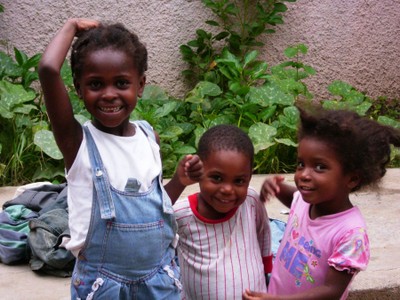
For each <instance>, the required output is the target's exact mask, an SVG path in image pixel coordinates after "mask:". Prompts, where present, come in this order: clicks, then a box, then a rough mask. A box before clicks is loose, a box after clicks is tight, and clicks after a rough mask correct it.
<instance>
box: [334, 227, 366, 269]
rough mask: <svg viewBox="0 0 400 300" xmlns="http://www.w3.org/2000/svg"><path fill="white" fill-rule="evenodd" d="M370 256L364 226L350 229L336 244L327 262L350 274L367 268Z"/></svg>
mask: <svg viewBox="0 0 400 300" xmlns="http://www.w3.org/2000/svg"><path fill="white" fill-rule="evenodd" d="M369 257H370V251H369V240H368V235H367V232H366V231H365V229H364V228H354V229H352V230H350V231H349V232H348V233H347V234H346V235H344V236H343V238H342V239H341V240H340V241H339V243H338V244H337V245H336V247H335V249H334V251H333V253H332V255H331V256H330V257H329V259H328V264H329V265H330V266H331V267H334V268H335V269H336V270H338V271H348V273H350V274H354V273H357V272H358V271H363V270H365V269H366V268H367V265H368V262H369Z"/></svg>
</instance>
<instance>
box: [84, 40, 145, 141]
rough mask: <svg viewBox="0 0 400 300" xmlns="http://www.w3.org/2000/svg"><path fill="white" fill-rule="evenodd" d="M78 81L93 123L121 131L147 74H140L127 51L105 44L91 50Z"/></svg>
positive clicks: (113, 131) (105, 128)
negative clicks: (98, 48) (101, 47)
mask: <svg viewBox="0 0 400 300" xmlns="http://www.w3.org/2000/svg"><path fill="white" fill-rule="evenodd" d="M76 83H77V84H76V86H77V91H78V95H79V96H80V97H81V98H82V99H83V100H84V102H85V106H86V109H87V110H88V111H89V113H90V114H91V115H92V116H93V118H94V125H95V126H96V127H98V128H99V129H100V130H103V131H105V132H108V133H113V134H118V135H120V134H121V132H124V128H123V127H124V126H126V125H127V124H128V123H129V116H130V114H131V112H132V111H133V110H134V108H135V107H136V103H137V97H140V96H141V95H142V92H143V89H144V85H145V77H144V76H139V74H138V72H137V70H136V67H135V64H134V62H133V59H132V58H131V57H129V56H128V55H127V54H126V53H125V52H123V51H120V50H115V49H112V48H105V49H101V50H96V51H93V52H90V53H88V55H87V57H86V61H85V64H84V67H83V71H82V74H81V76H80V78H79V80H78V81H77V82H76Z"/></svg>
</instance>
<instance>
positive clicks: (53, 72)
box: [38, 19, 99, 170]
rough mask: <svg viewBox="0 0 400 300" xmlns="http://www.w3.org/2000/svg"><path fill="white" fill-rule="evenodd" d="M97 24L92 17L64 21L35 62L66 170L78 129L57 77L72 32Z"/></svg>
mask: <svg viewBox="0 0 400 300" xmlns="http://www.w3.org/2000/svg"><path fill="white" fill-rule="evenodd" d="M98 25H99V23H98V22H97V21H94V20H86V19H70V20H68V21H67V22H66V23H65V24H64V26H63V27H62V28H61V29H60V30H59V31H58V32H57V34H56V35H55V36H54V38H53V39H52V40H51V42H50V43H49V45H48V46H47V48H46V50H45V52H44V53H43V56H42V59H41V61H40V63H39V70H38V72H39V80H40V83H41V86H42V89H43V94H44V100H45V104H46V109H47V113H48V115H49V118H50V123H51V126H52V130H53V133H54V137H55V139H56V142H57V145H58V147H59V148H60V151H61V152H62V154H63V156H64V162H65V166H66V168H67V170H68V169H69V168H70V167H71V165H72V163H73V161H74V159H75V156H76V153H77V152H78V149H79V146H80V144H81V141H82V129H81V126H80V124H79V122H78V121H76V120H75V118H74V114H73V110H72V105H71V103H70V100H69V97H68V92H67V90H66V88H65V85H64V82H63V80H62V78H61V67H62V65H63V63H64V60H65V58H66V56H67V53H68V50H69V48H70V46H71V44H72V41H73V39H74V37H75V35H77V34H79V32H82V31H83V30H87V29H90V28H93V27H96V26H98Z"/></svg>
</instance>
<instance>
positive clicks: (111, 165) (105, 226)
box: [39, 19, 202, 299]
mask: <svg viewBox="0 0 400 300" xmlns="http://www.w3.org/2000/svg"><path fill="white" fill-rule="evenodd" d="M75 36H78V39H77V40H76V42H75V43H74V45H73V47H72V51H71V68H72V74H73V78H74V85H75V88H76V91H77V94H78V96H79V97H80V98H81V99H83V101H84V104H85V106H86V109H87V110H88V111H89V113H90V114H91V115H92V117H93V118H92V121H88V122H86V123H85V124H84V125H83V126H81V125H80V123H79V122H78V121H77V120H76V119H75V118H74V114H73V109H72V105H71V103H70V101H69V95H68V92H67V90H66V88H65V86H64V82H63V80H62V78H61V66H62V64H63V62H64V60H65V57H66V55H67V52H68V50H69V48H70V46H71V44H72V41H73V39H74V37H75ZM146 70H147V50H146V48H145V47H144V45H143V44H142V43H141V42H140V41H139V40H138V37H137V36H136V35H135V34H133V33H131V32H129V31H128V30H127V29H126V28H125V27H124V26H122V25H121V24H114V25H109V26H103V25H101V24H99V23H98V22H97V21H94V20H86V19H71V20H68V21H67V22H66V23H65V24H64V26H63V27H62V28H61V29H60V30H59V32H58V33H57V34H56V36H55V37H54V38H53V40H52V41H51V42H50V44H49V45H48V47H47V49H46V51H45V52H44V54H43V56H42V60H41V62H40V65H39V77H40V82H41V84H42V88H43V92H44V98H45V103H46V108H47V111H48V115H49V118H50V121H51V124H52V129H53V133H54V136H55V139H56V142H57V145H58V146H59V148H60V150H61V152H62V153H63V156H64V162H65V167H66V172H67V176H66V177H67V181H68V206H69V227H70V231H71V238H70V239H68V240H65V241H63V244H64V245H65V247H66V248H67V249H69V250H71V251H72V252H73V253H74V255H75V256H76V257H77V259H76V265H75V269H74V274H73V277H72V284H71V298H72V299H179V294H180V289H181V284H180V282H179V268H178V267H177V266H176V265H175V263H174V256H175V249H174V248H175V244H176V241H175V235H176V225H175V219H174V216H173V210H172V203H171V199H172V200H173V201H175V200H176V199H177V198H178V196H179V195H180V194H181V192H182V191H183V189H184V188H185V186H186V185H188V184H191V183H193V182H194V181H197V180H198V178H199V177H200V176H201V173H202V164H201V162H200V160H199V159H198V157H197V156H191V155H189V156H186V157H185V158H184V159H182V161H181V162H180V163H179V165H178V168H177V171H176V173H175V175H174V177H173V178H172V179H171V180H170V181H169V183H168V184H167V185H166V186H165V187H163V185H162V183H161V182H162V172H161V170H162V166H161V158H160V153H159V145H158V143H159V141H158V136H157V135H156V134H155V133H154V131H153V129H152V127H151V126H150V125H149V124H148V123H147V122H145V121H135V122H132V121H130V120H129V117H130V114H131V112H132V111H133V109H134V108H135V106H136V103H137V97H140V96H141V94H142V92H143V89H144V85H145V81H146V77H145V75H144V72H145V71H146Z"/></svg>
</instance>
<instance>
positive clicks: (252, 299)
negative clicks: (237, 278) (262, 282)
mask: <svg viewBox="0 0 400 300" xmlns="http://www.w3.org/2000/svg"><path fill="white" fill-rule="evenodd" d="M268 298H269V297H268V294H265V293H260V292H253V291H250V290H247V289H246V290H245V292H244V293H243V296H242V299H245V300H256V299H259V300H261V299H268Z"/></svg>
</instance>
